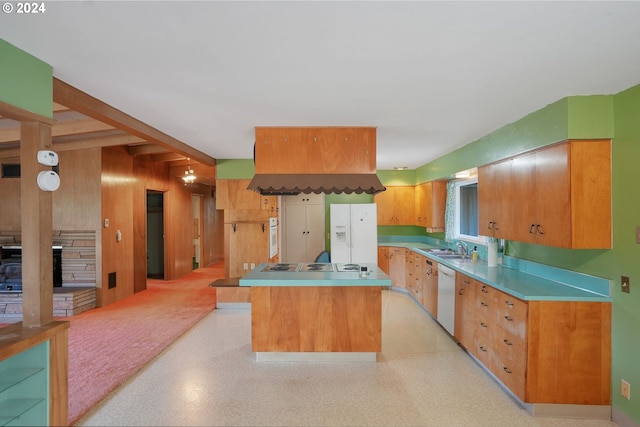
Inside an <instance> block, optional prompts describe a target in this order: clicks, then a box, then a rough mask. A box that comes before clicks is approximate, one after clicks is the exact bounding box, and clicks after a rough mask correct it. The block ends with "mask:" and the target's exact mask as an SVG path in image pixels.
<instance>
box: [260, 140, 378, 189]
mask: <svg viewBox="0 0 640 427" xmlns="http://www.w3.org/2000/svg"><path fill="white" fill-rule="evenodd" d="M255 129H256V142H255V148H254V161H255V166H256V174H255V176H254V177H253V180H252V181H251V183H250V184H249V187H248V188H249V190H253V191H257V192H259V193H260V194H265V195H291V194H299V193H306V194H308V193H348V194H349V193H367V194H376V193H379V192H381V191H384V190H385V187H384V186H383V185H382V183H381V182H380V179H378V176H377V175H376V128H375V127H256V128H255Z"/></svg>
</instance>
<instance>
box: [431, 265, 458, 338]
mask: <svg viewBox="0 0 640 427" xmlns="http://www.w3.org/2000/svg"><path fill="white" fill-rule="evenodd" d="M455 309H456V271H455V270H453V269H451V268H449V267H447V266H446V265H443V264H438V315H437V316H436V319H437V320H438V323H440V324H441V325H442V326H443V327H444V328H445V329H446V330H447V331H449V333H450V334H451V335H453V321H454V318H455Z"/></svg>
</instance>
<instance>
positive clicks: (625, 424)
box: [611, 408, 640, 427]
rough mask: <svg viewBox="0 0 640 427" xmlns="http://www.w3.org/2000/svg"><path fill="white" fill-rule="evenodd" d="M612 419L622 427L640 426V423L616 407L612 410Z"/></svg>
mask: <svg viewBox="0 0 640 427" xmlns="http://www.w3.org/2000/svg"><path fill="white" fill-rule="evenodd" d="M611 421H613V422H614V423H616V424H618V425H619V426H620V427H640V424H638V423H637V422H636V421H634V420H632V419H631V418H629V416H628V415H627V414H625V413H624V412H621V411H620V410H619V409H616V408H613V409H612V410H611Z"/></svg>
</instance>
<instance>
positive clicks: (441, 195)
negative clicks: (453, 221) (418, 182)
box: [425, 181, 447, 233]
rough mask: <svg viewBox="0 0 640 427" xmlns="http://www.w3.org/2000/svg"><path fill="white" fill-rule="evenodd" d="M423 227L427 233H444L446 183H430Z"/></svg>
mask: <svg viewBox="0 0 640 427" xmlns="http://www.w3.org/2000/svg"><path fill="white" fill-rule="evenodd" d="M428 201H429V204H428V208H427V218H426V224H425V227H427V231H428V232H429V233H434V232H437V231H444V211H445V208H446V204H447V181H433V182H431V196H430V197H429V198H428Z"/></svg>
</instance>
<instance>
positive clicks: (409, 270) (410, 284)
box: [404, 249, 416, 298]
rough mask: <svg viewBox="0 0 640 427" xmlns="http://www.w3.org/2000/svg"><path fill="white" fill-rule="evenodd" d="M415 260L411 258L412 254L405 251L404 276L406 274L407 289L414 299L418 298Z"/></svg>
mask: <svg viewBox="0 0 640 427" xmlns="http://www.w3.org/2000/svg"><path fill="white" fill-rule="evenodd" d="M413 262H414V258H413V256H411V252H410V251H408V250H406V249H405V252H404V272H405V273H404V274H405V278H404V279H405V280H404V284H405V288H406V289H407V290H408V291H409V293H410V294H411V295H413V297H414V298H415V297H416V291H415V287H416V282H415V269H414V267H413Z"/></svg>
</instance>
